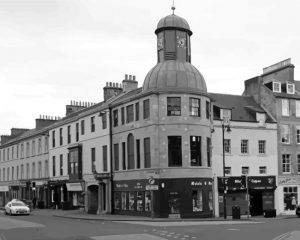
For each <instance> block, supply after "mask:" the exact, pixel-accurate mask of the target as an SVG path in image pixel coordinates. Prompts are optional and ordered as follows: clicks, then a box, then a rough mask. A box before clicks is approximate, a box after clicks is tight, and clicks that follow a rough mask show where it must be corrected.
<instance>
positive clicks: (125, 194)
mask: <svg viewBox="0 0 300 240" xmlns="http://www.w3.org/2000/svg"><path fill="white" fill-rule="evenodd" d="M151 192H152V193H151ZM114 207H115V209H114V210H115V213H117V214H124V215H142V216H148V217H150V216H151V215H152V214H153V215H152V216H154V217H161V218H167V217H180V218H205V217H212V216H213V195H212V179H211V178H175V179H174V178H173V179H152V181H150V182H149V179H141V180H124V181H115V182H114ZM152 208H153V210H154V211H152Z"/></svg>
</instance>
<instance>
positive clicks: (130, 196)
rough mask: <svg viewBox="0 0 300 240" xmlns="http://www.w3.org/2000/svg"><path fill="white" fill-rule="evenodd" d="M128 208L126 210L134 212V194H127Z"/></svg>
mask: <svg viewBox="0 0 300 240" xmlns="http://www.w3.org/2000/svg"><path fill="white" fill-rule="evenodd" d="M128 203H129V206H128V209H129V210H131V211H134V210H135V207H134V205H135V196H134V192H129V201H128Z"/></svg>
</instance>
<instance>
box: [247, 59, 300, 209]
mask: <svg viewBox="0 0 300 240" xmlns="http://www.w3.org/2000/svg"><path fill="white" fill-rule="evenodd" d="M299 83H300V82H299V81H296V80H295V79H294V65H293V64H292V63H291V59H286V60H284V61H281V62H279V63H276V64H273V65H271V66H269V67H266V68H264V69H263V73H262V74H261V75H259V76H256V77H254V78H251V79H249V80H246V81H245V90H244V93H243V94H244V95H245V96H246V95H247V96H253V98H254V99H255V101H256V102H257V103H258V104H259V105H260V106H261V107H262V108H263V109H265V111H267V112H268V113H269V114H270V116H272V117H273V118H274V119H275V120H276V122H277V124H278V134H277V142H278V170H279V172H278V175H279V176H278V204H279V205H278V213H282V214H285V213H288V214H290V213H295V211H294V209H295V205H296V204H298V203H299V196H300V195H299V191H300V175H299V174H300V150H299V144H300V121H299V120H300V84H299Z"/></svg>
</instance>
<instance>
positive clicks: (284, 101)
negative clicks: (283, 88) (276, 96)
mask: <svg viewBox="0 0 300 240" xmlns="http://www.w3.org/2000/svg"><path fill="white" fill-rule="evenodd" d="M281 103H282V116H289V113H290V109H289V100H288V99H282V100H281Z"/></svg>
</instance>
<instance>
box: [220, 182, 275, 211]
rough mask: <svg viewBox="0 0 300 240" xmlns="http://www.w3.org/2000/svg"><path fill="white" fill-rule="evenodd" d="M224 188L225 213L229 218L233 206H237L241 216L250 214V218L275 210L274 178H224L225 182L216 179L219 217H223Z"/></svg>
mask: <svg viewBox="0 0 300 240" xmlns="http://www.w3.org/2000/svg"><path fill="white" fill-rule="evenodd" d="M247 187H248V191H247ZM224 188H225V190H226V191H225V194H226V211H227V215H229V216H230V215H232V207H233V206H239V208H240V213H241V214H242V215H247V214H248V213H250V215H252V216H257V215H263V213H264V211H265V210H268V209H274V208H275V207H274V206H275V204H274V191H275V189H276V177H275V176H251V177H250V176H249V177H245V176H244V177H242V176H239V177H226V178H225V182H223V178H221V177H220V178H218V192H219V211H220V215H224V202H223V194H224ZM248 194H249V197H247V196H248ZM248 199H249V201H248Z"/></svg>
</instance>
